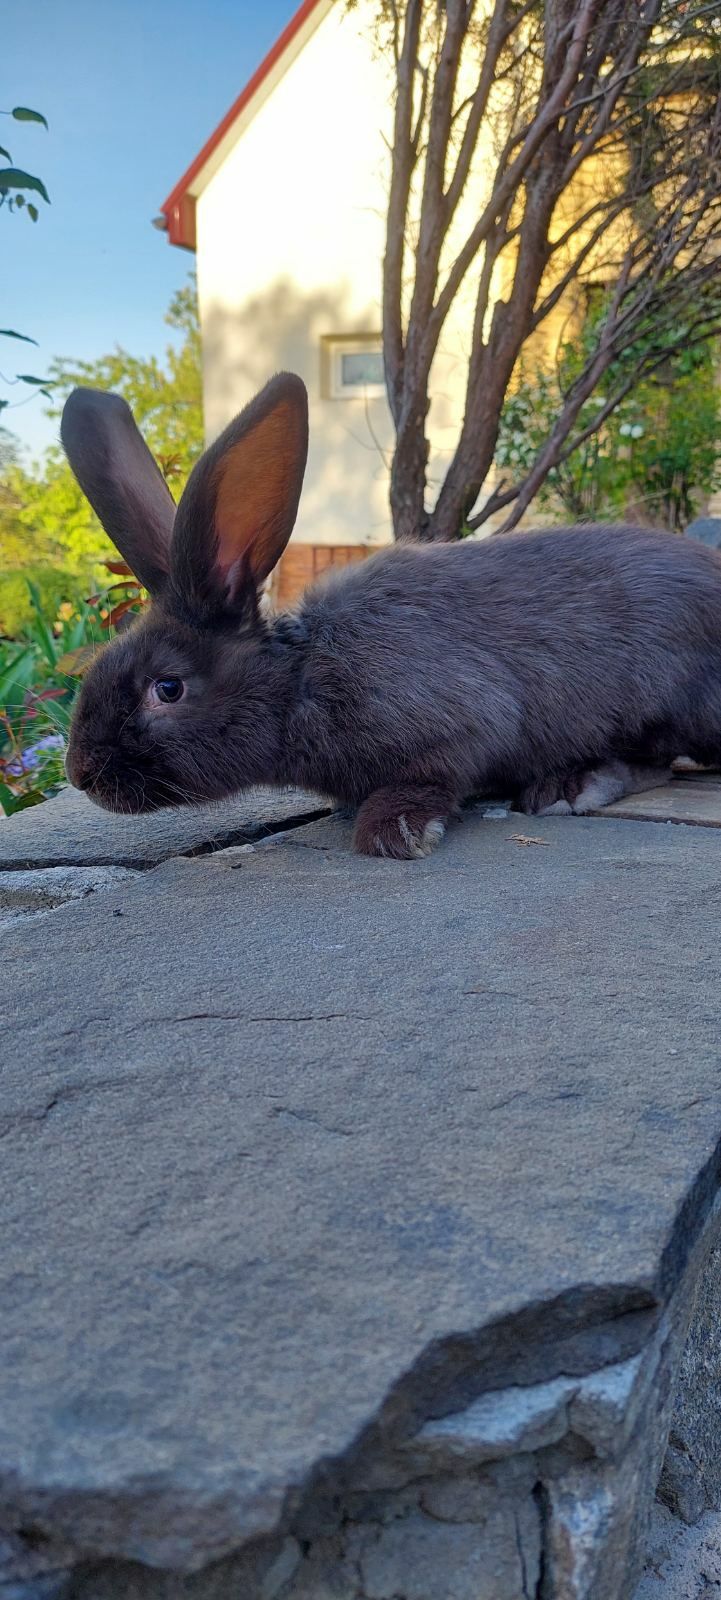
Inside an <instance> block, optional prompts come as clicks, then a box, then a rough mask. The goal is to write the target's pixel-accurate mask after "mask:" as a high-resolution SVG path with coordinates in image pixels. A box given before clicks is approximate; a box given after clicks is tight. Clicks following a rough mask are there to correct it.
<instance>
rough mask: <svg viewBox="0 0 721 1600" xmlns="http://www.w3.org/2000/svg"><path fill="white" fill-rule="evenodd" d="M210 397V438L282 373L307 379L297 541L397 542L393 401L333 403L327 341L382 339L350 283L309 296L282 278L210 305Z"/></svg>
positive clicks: (375, 316)
mask: <svg viewBox="0 0 721 1600" xmlns="http://www.w3.org/2000/svg"><path fill="white" fill-rule="evenodd" d="M201 325H202V330H203V391H204V401H205V420H206V430H207V435H208V439H209V440H211V439H213V438H214V437H216V435H217V434H218V433H219V432H220V431H221V429H222V428H224V427H225V425H226V423H227V422H229V421H230V419H231V417H233V416H234V415H235V414H236V412H237V411H239V410H240V409H241V407H242V406H244V405H246V404H247V402H248V401H249V400H250V399H251V398H252V396H253V395H254V394H256V393H257V391H258V389H260V388H262V386H263V384H264V383H266V382H267V380H268V378H269V377H271V376H272V374H273V373H274V372H277V371H278V370H280V369H287V370H290V371H292V372H297V373H298V374H299V376H300V377H301V378H303V380H304V382H305V384H306V386H307V388H308V395H309V400H310V450H309V456H308V469H307V472H306V478H305V486H304V490H303V498H302V501H301V509H300V514H299V517H298V524H297V528H296V533H295V535H294V538H296V539H298V540H300V541H302V542H305V543H308V544H340V545H350V544H367V543H372V544H382V543H385V542H386V541H387V540H389V539H390V538H391V522H390V513H389V510H388V466H389V463H390V458H391V451H392V445H393V426H392V422H391V417H390V412H389V410H388V405H387V402H386V400H385V398H375V399H367V400H366V399H364V398H363V397H361V396H358V397H354V398H352V399H350V400H346V399H343V400H332V399H330V398H328V397H327V396H326V395H324V393H323V390H322V374H321V350H322V343H321V341H322V339H323V338H324V337H327V336H329V335H334V334H335V335H348V334H350V335H352V334H356V333H364V334H368V333H376V332H378V331H379V328H380V312H379V309H378V307H377V306H375V307H374V306H373V305H372V304H369V305H368V307H367V308H366V309H365V311H360V312H359V310H358V307H357V304H356V305H355V306H352V304H351V295H350V291H349V290H348V288H347V286H343V285H341V286H340V287H339V288H337V289H336V290H333V291H331V290H330V289H328V288H317V289H308V290H304V289H302V288H301V287H300V286H298V285H297V284H294V283H291V282H290V281H289V280H287V279H282V280H279V281H278V282H277V283H275V284H274V285H273V286H271V287H270V288H268V289H267V290H266V291H264V292H263V293H262V294H259V295H256V296H254V297H253V298H252V299H249V300H246V301H245V302H244V303H243V304H242V305H237V306H236V305H228V304H223V303H219V302H218V301H217V300H215V301H210V302H209V303H208V304H204V303H203V296H202V285H201Z"/></svg>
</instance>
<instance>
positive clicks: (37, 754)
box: [5, 733, 65, 778]
mask: <svg viewBox="0 0 721 1600" xmlns="http://www.w3.org/2000/svg"><path fill="white" fill-rule="evenodd" d="M64 744H65V740H64V739H63V737H62V735H61V734H59V733H46V735H45V737H44V739H37V740H36V742H35V744H29V745H28V747H27V749H26V750H23V751H22V752H21V754H20V755H19V756H15V757H14V759H13V760H12V761H8V762H7V763H6V766H5V771H6V772H7V773H9V774H10V777H11V778H22V775H23V773H24V772H32V770H33V768H34V767H38V766H39V765H40V762H41V760H42V755H43V751H44V750H62V748H63V745H64Z"/></svg>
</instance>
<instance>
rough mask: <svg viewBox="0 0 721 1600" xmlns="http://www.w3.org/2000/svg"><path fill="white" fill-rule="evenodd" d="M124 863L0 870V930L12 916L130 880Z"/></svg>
mask: <svg viewBox="0 0 721 1600" xmlns="http://www.w3.org/2000/svg"><path fill="white" fill-rule="evenodd" d="M132 879H133V873H132V871H131V870H130V869H129V868H127V867H44V868H37V867H33V868H31V869H29V870H28V869H25V868H20V869H18V870H17V871H15V872H2V871H0V930H2V929H3V928H7V927H8V926H9V924H10V923H11V922H13V921H14V919H15V918H16V917H39V916H46V915H47V913H48V912H49V911H56V910H57V908H58V906H62V905H65V904H66V903H67V901H68V900H85V899H87V896H88V895H90V894H98V893H99V892H102V891H103V890H105V889H116V888H118V887H119V886H120V884H122V883H126V882H128V880H130V881H131V882H132Z"/></svg>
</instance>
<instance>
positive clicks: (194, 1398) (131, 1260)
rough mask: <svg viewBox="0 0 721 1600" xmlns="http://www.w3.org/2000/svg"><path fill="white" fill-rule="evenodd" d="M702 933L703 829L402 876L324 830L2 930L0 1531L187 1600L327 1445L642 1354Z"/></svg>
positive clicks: (694, 1130) (688, 1117) (473, 846)
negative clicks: (86, 1558)
mask: <svg viewBox="0 0 721 1600" xmlns="http://www.w3.org/2000/svg"><path fill="white" fill-rule="evenodd" d="M111 820H112V819H111ZM108 825H109V824H108ZM115 825H118V824H115ZM119 825H120V826H121V827H122V826H123V823H122V822H121V823H120V824H119ZM521 834H523V835H524V837H526V836H527V837H528V838H531V839H532V840H534V841H538V840H541V841H542V843H541V844H538V843H530V844H523V843H519V842H518V839H519V836H520V835H521ZM114 859H117V858H116V857H115V856H114ZM720 903H721V853H720V852H719V849H718V845H717V841H716V838H715V835H714V834H713V833H712V832H710V831H709V830H705V829H696V828H693V829H691V828H689V829H685V828H659V827H657V826H655V825H650V824H649V825H645V824H643V823H639V824H638V825H636V826H634V827H630V826H628V827H625V826H623V827H622V826H620V825H619V824H618V823H617V822H613V821H603V820H581V819H577V820H572V821H569V820H565V819H555V818H553V819H541V818H537V817H535V818H533V819H523V827H521V826H520V823H519V819H517V818H502V817H499V818H497V819H495V820H488V819H485V820H484V819H483V818H482V817H480V816H478V815H475V816H474V815H469V816H468V817H467V818H466V820H465V821H464V822H463V823H462V824H461V825H459V826H458V827H457V828H455V829H453V830H452V831H451V833H450V834H449V836H448V838H447V840H446V842H445V843H444V845H443V846H442V847H441V848H440V849H439V851H438V852H437V853H436V854H435V855H434V856H432V857H431V858H430V859H428V860H424V861H419V862H412V863H402V862H392V861H373V860H367V859H359V858H357V857H354V856H353V855H352V854H351V852H350V830H349V827H348V825H347V824H345V823H343V822H341V821H340V819H339V818H338V817H333V818H329V819H327V820H325V821H323V822H320V823H317V824H315V825H314V826H311V827H308V828H305V829H302V830H299V831H297V832H293V833H291V834H288V835H286V836H280V837H278V838H274V839H269V840H268V841H267V842H266V843H264V844H260V845H258V846H256V847H254V848H251V849H247V848H245V849H236V850H229V851H225V852H221V853H219V854H214V855H210V856H204V857H198V858H194V859H179V860H174V861H170V862H167V863H166V864H165V865H163V866H161V867H159V868H158V869H157V870H155V871H153V872H145V873H142V874H138V875H137V878H136V880H135V881H134V882H133V883H131V884H124V885H122V886H119V888H118V889H117V890H113V891H112V892H109V893H106V894H96V895H94V896H93V897H92V898H90V899H89V900H87V901H84V902H83V903H82V904H79V905H66V906H62V907H60V909H58V910H57V911H55V912H53V914H52V916H47V917H45V918H43V919H42V920H38V921H36V922H28V923H27V924H24V923H22V922H20V921H18V922H17V923H16V924H15V925H14V927H12V928H10V929H9V930H8V931H7V932H6V934H5V935H4V940H3V955H4V997H5V1001H6V1006H5V1009H6V1013H7V1008H8V1000H9V1001H10V1007H11V1009H10V1015H9V1019H8V1021H9V1026H10V1029H11V1034H8V1023H7V1022H6V1029H5V1039H6V1040H7V1039H8V1037H11V1038H12V1048H11V1049H6V1050H5V1051H4V1052H3V1057H2V1062H1V1064H0V1074H1V1081H2V1100H1V1104H2V1117H1V1120H0V1138H1V1142H2V1175H3V1177H2V1200H1V1202H0V1227H1V1230H2V1238H3V1250H2V1253H1V1255H0V1349H1V1350H2V1362H1V1363H0V1526H2V1519H4V1520H5V1521H6V1522H7V1521H8V1519H9V1521H10V1525H11V1526H17V1525H18V1524H23V1523H28V1522H29V1523H30V1524H31V1526H33V1527H38V1526H39V1527H41V1528H42V1529H45V1530H49V1531H50V1532H51V1533H52V1535H53V1536H54V1537H56V1538H58V1539H60V1538H61V1537H62V1538H64V1539H65V1540H67V1541H68V1543H69V1544H70V1545H71V1546H72V1547H73V1548H76V1549H80V1550H83V1551H85V1552H86V1554H88V1555H98V1556H103V1555H105V1556H113V1557H115V1556H120V1555H123V1556H126V1557H129V1558H130V1559H133V1560H137V1561H141V1562H149V1563H151V1564H157V1565H165V1566H167V1567H169V1568H170V1567H175V1568H178V1569H181V1568H186V1569H190V1568H193V1567H199V1566H202V1565H203V1564H204V1563H206V1562H208V1561H210V1560H213V1559H216V1558H219V1557H221V1556H222V1555H224V1554H225V1553H226V1552H227V1551H230V1550H231V1549H235V1548H237V1547H238V1546H239V1545H241V1544H242V1542H243V1541H244V1540H248V1539H251V1538H253V1537H255V1536H257V1535H261V1534H263V1533H266V1532H269V1531H270V1530H274V1529H276V1528H277V1527H278V1526H279V1525H283V1524H284V1519H286V1518H287V1517H288V1515H289V1514H290V1511H291V1510H292V1507H293V1505H295V1503H296V1502H297V1499H298V1497H299V1496H300V1495H301V1494H303V1493H304V1492H305V1491H306V1490H307V1489H308V1488H309V1485H311V1484H312V1482H313V1481H314V1479H315V1476H316V1475H317V1473H318V1472H319V1471H320V1469H321V1468H322V1465H323V1463H326V1464H328V1463H335V1466H334V1469H333V1472H334V1480H335V1478H337V1476H338V1474H339V1472H340V1466H339V1463H342V1462H343V1461H348V1459H349V1458H351V1457H352V1456H353V1454H354V1452H357V1450H358V1448H359V1441H360V1442H361V1443H362V1445H363V1449H364V1450H365V1451H366V1453H367V1452H368V1451H370V1452H371V1454H372V1453H373V1451H374V1450H375V1456H376V1459H378V1458H379V1457H380V1458H382V1454H383V1448H382V1440H383V1439H384V1438H395V1437H398V1438H402V1437H406V1438H409V1437H411V1436H412V1435H413V1434H414V1433H415V1432H417V1431H418V1429H419V1428H421V1427H422V1426H423V1425H424V1423H426V1422H428V1421H430V1420H432V1418H433V1417H438V1416H442V1415H444V1414H447V1413H448V1412H451V1411H453V1410H458V1409H460V1408H461V1407H462V1406H465V1405H468V1404H470V1403H471V1402H472V1401H473V1400H475V1399H477V1398H478V1396H479V1395H480V1394H482V1393H484V1392H486V1391H488V1390H489V1389H499V1388H502V1387H504V1386H508V1385H509V1384H514V1383H516V1384H523V1383H528V1382H540V1381H543V1382H552V1381H553V1380H554V1379H556V1378H558V1377H560V1376H563V1375H565V1376H568V1375H573V1374H574V1373H583V1372H591V1371H593V1370H596V1369H597V1368H598V1367H599V1366H602V1365H604V1364H606V1363H609V1362H618V1361H621V1360H624V1359H626V1358H629V1357H632V1356H633V1355H635V1354H636V1353H637V1352H638V1351H639V1350H640V1349H642V1348H643V1347H644V1345H645V1344H646V1343H647V1340H648V1338H649V1336H650V1333H651V1331H652V1329H653V1327H654V1325H655V1323H656V1320H657V1317H658V1314H659V1307H660V1305H661V1304H662V1303H663V1302H664V1301H665V1300H666V1298H667V1297H668V1295H669V1293H670V1292H671V1289H672V1288H673V1286H674V1284H675V1283H676V1282H677V1281H678V1279H679V1276H680V1275H681V1274H682V1272H683V1268H684V1264H685V1261H686V1259H687V1255H688V1251H689V1249H690V1246H691V1241H692V1240H693V1238H694V1236H695V1233H696V1231H697V1229H698V1228H699V1226H700V1224H701V1221H702V1219H703V1217H704V1216H705V1214H706V1212H707V1210H708V1207H709V1205H710V1204H711V1201H712V1199H713V1196H714V1194H715V1192H716V1189H717V1182H718V1169H719V1135H720V1133H721V1033H720V1030H719V1001H718V996H719V976H720V972H719V968H720V966H721V943H720V941H719V938H718V916H717V912H718V907H719V904H720ZM374 1440H375V1444H374V1443H373V1441H374ZM379 1441H380V1442H379ZM379 1592H380V1590H379ZM383 1592H385V1591H383Z"/></svg>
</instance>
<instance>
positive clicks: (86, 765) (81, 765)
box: [64, 750, 93, 789]
mask: <svg viewBox="0 0 721 1600" xmlns="http://www.w3.org/2000/svg"><path fill="white" fill-rule="evenodd" d="M64 766H65V776H66V778H67V779H68V782H69V783H72V785H73V788H74V789H90V788H92V784H93V767H92V765H91V763H90V762H89V761H88V760H87V758H86V757H84V756H82V755H78V753H77V751H75V750H67V751H66V752H65V762H64Z"/></svg>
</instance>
